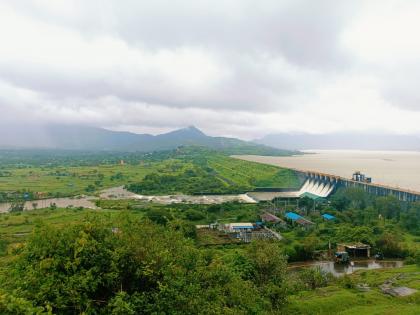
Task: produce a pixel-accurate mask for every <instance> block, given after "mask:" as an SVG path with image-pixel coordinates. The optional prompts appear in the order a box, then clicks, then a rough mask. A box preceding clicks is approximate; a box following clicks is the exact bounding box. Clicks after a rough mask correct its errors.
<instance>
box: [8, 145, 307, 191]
mask: <svg viewBox="0 0 420 315" xmlns="http://www.w3.org/2000/svg"><path fill="white" fill-rule="evenodd" d="M192 156H194V158H191V157H192ZM1 171H2V174H3V176H0V193H1V192H16V191H20V192H23V191H25V192H31V193H33V199H39V198H45V197H63V196H74V195H78V194H86V193H89V194H92V193H93V192H95V191H99V190H101V189H105V188H109V187H115V186H120V185H129V184H134V183H140V184H141V182H142V180H143V179H144V177H145V176H146V175H148V174H158V176H160V177H163V176H174V178H175V179H176V178H179V183H174V184H173V183H170V185H168V187H166V186H163V187H162V188H159V187H161V186H162V185H161V184H160V183H158V184H157V185H151V183H148V184H149V186H150V187H152V186H153V189H151V188H149V189H146V192H145V193H147V191H148V190H150V194H157V193H160V194H167V193H192V192H193V193H196V192H195V190H194V187H196V189H198V190H199V191H203V192H206V193H207V192H210V193H211V192H212V191H214V192H218V193H233V192H244V191H248V190H252V189H254V188H256V187H277V188H285V187H298V186H299V181H298V179H297V177H296V176H295V174H294V173H293V172H292V171H290V170H287V169H282V168H279V167H276V166H270V165H263V164H260V163H255V162H248V161H242V160H237V159H234V158H230V157H228V156H225V155H222V154H220V153H217V152H212V151H200V150H196V151H194V152H193V153H191V154H190V153H187V154H186V155H184V156H181V155H176V154H174V155H172V156H170V155H169V156H167V157H166V159H163V160H161V161H147V162H145V161H139V162H138V163H136V164H126V165H119V164H106V165H97V166H54V167H39V166H30V165H29V166H28V165H27V166H26V167H22V166H21V165H16V166H14V167H13V166H7V167H5V168H2V170H1ZM188 171H194V172H195V173H196V174H197V177H196V178H194V177H188V176H190V175H187V176H185V174H188V173H186V172H188ZM182 175H183V176H182ZM181 179H183V181H181ZM178 186H179V187H178ZM88 187H89V188H88ZM169 188H170V189H171V190H170V191H168V189H169ZM206 188H207V190H206ZM165 190H166V191H165Z"/></svg>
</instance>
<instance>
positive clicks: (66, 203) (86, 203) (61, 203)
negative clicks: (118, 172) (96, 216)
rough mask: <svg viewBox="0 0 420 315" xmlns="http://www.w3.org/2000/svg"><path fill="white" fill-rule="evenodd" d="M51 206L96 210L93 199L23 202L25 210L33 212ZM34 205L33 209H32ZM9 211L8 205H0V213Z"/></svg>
mask: <svg viewBox="0 0 420 315" xmlns="http://www.w3.org/2000/svg"><path fill="white" fill-rule="evenodd" d="M52 204H55V205H56V206H57V207H59V208H67V207H75V208H77V207H83V208H90V209H97V207H96V206H95V201H94V198H93V197H82V198H51V199H42V200H31V201H27V202H25V206H24V209H25V210H34V209H42V208H48V207H49V206H51V205H52ZM34 205H35V207H34ZM9 209H10V203H7V202H6V203H0V213H2V212H7V211H9Z"/></svg>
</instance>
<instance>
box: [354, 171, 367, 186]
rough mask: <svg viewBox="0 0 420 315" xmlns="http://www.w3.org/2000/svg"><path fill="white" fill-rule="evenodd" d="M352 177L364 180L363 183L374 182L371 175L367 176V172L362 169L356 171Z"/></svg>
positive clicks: (356, 180)
mask: <svg viewBox="0 0 420 315" xmlns="http://www.w3.org/2000/svg"><path fill="white" fill-rule="evenodd" d="M352 179H353V180H354V181H355V182H362V183H369V184H370V183H371V182H372V178H371V177H366V176H365V174H362V173H361V172H360V171H356V172H354V173H353V177H352Z"/></svg>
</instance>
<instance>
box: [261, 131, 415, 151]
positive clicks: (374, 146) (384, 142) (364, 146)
mask: <svg viewBox="0 0 420 315" xmlns="http://www.w3.org/2000/svg"><path fill="white" fill-rule="evenodd" d="M255 142H256V143H260V144H265V145H268V146H272V147H275V148H279V147H281V148H283V149H286V150H310V149H319V150H407V151H419V150H420V137H418V136H409V135H386V134H385V135H379V134H362V133H336V134H324V135H312V134H287V133H282V134H273V135H267V136H265V137H263V138H262V139H259V140H255Z"/></svg>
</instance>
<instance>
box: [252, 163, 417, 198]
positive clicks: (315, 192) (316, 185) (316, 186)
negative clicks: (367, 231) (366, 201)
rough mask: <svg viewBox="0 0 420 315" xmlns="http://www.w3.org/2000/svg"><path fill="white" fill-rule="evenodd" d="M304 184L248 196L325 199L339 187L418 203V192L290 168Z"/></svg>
mask: <svg viewBox="0 0 420 315" xmlns="http://www.w3.org/2000/svg"><path fill="white" fill-rule="evenodd" d="M291 170H293V171H294V172H295V173H296V174H297V175H298V176H299V177H301V178H302V179H303V182H304V184H303V185H302V187H301V188H300V189H299V190H291V189H275V188H271V189H270V188H267V189H264V188H261V189H259V190H257V191H254V192H250V193H248V195H249V196H250V197H252V198H254V199H256V200H260V201H263V200H272V199H274V198H300V197H304V196H308V197H311V198H327V197H328V196H329V195H331V194H332V193H334V192H335V191H336V190H337V189H338V188H341V187H355V188H360V189H363V190H364V191H366V192H367V193H369V194H372V195H376V196H395V197H396V198H398V199H399V200H401V201H409V202H412V201H420V192H416V191H412V190H408V189H402V188H398V187H391V186H386V185H381V184H376V183H371V182H366V181H360V180H354V179H349V178H345V177H341V176H337V175H331V174H326V173H321V172H315V171H304V170H298V169H293V168H291Z"/></svg>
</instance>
